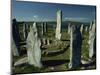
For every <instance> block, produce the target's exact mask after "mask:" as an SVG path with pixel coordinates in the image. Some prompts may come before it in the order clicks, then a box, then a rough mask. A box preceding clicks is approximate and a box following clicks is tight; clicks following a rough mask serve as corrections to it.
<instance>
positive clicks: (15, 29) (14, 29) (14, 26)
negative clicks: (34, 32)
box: [12, 19, 21, 55]
mask: <svg viewBox="0 0 100 75" xmlns="http://www.w3.org/2000/svg"><path fill="white" fill-rule="evenodd" d="M12 39H13V40H14V43H15V45H16V47H17V50H18V53H19V55H20V53H21V52H20V47H19V42H20V35H19V28H18V23H17V21H16V19H13V23H12Z"/></svg>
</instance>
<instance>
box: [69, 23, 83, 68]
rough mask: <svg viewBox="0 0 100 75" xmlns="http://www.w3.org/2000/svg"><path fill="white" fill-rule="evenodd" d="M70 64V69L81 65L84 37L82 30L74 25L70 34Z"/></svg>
mask: <svg viewBox="0 0 100 75" xmlns="http://www.w3.org/2000/svg"><path fill="white" fill-rule="evenodd" d="M70 37H71V38H70V63H69V68H77V67H79V66H80V64H81V46H82V36H81V32H80V29H79V28H78V27H77V26H75V25H73V26H71V32H70Z"/></svg>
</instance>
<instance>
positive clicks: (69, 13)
mask: <svg viewBox="0 0 100 75" xmlns="http://www.w3.org/2000/svg"><path fill="white" fill-rule="evenodd" d="M58 10H61V11H62V20H63V21H79V22H90V21H93V20H94V19H95V18H96V7H95V6H88V5H87V6H85V5H71V4H56V3H40V2H25V1H15V0H13V2H12V18H16V19H17V20H18V21H56V13H57V11H58Z"/></svg>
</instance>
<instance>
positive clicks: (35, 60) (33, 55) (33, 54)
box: [26, 23, 42, 68]
mask: <svg viewBox="0 0 100 75" xmlns="http://www.w3.org/2000/svg"><path fill="white" fill-rule="evenodd" d="M26 43H27V55H28V62H29V64H31V65H34V66H35V67H39V68H41V67H42V64H41V49H40V46H41V42H40V39H39V38H38V33H37V28H36V23H33V27H32V28H31V29H30V32H29V34H28V37H27V42H26Z"/></svg>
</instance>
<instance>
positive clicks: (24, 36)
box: [22, 24, 26, 40]
mask: <svg viewBox="0 0 100 75" xmlns="http://www.w3.org/2000/svg"><path fill="white" fill-rule="evenodd" d="M22 31H23V39H24V40H25V39H26V34H25V24H23V30H22Z"/></svg>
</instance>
